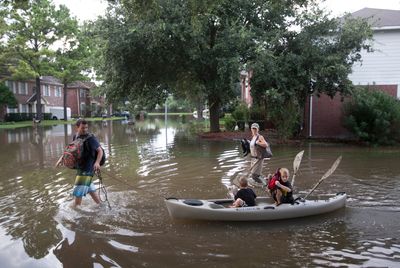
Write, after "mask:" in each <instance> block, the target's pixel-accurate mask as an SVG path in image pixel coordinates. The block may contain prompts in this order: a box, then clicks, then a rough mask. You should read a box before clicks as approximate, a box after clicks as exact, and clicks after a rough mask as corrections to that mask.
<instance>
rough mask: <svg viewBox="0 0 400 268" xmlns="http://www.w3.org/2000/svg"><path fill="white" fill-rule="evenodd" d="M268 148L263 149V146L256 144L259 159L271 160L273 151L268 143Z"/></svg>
mask: <svg viewBox="0 0 400 268" xmlns="http://www.w3.org/2000/svg"><path fill="white" fill-rule="evenodd" d="M258 137H259V135H257V138H256V142H257V140H258ZM267 145H268V146H267V147H262V146H261V145H258V144H256V148H257V157H260V158H271V157H272V156H273V154H272V151H271V146H270V144H269V143H268V142H267Z"/></svg>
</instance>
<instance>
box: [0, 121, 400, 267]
mask: <svg viewBox="0 0 400 268" xmlns="http://www.w3.org/2000/svg"><path fill="white" fill-rule="evenodd" d="M188 127H189V124H187V123H183V122H182V119H181V118H178V119H176V120H175V119H171V118H169V121H168V122H167V123H166V122H165V120H164V118H163V117H161V118H150V119H148V120H146V121H139V122H137V123H136V124H135V125H129V124H122V123H121V122H118V121H115V122H114V121H107V122H94V123H90V130H91V131H92V132H93V133H94V134H95V135H96V136H97V137H98V139H99V141H100V142H101V144H102V146H103V148H104V149H105V151H106V153H107V155H108V158H107V161H106V164H105V166H104V167H103V171H104V173H103V178H104V183H105V185H106V186H107V190H108V193H109V195H108V198H109V200H110V203H111V207H112V209H111V210H110V209H108V208H107V206H104V207H103V206H102V207H100V208H98V207H96V206H95V205H94V204H93V203H92V202H91V200H90V198H86V199H85V200H84V205H83V207H82V209H81V210H73V209H71V208H70V207H69V204H70V201H71V196H70V192H71V190H72V184H73V178H74V171H73V170H66V169H54V168H53V165H54V163H55V161H56V160H57V158H58V157H59V155H60V154H61V153H62V151H63V148H64V146H65V144H66V143H68V142H69V141H70V140H71V138H72V135H73V134H74V126H72V125H57V126H50V127H38V128H37V129H36V130H34V129H32V128H23V129H16V130H6V131H0V142H1V148H2V150H1V151H0V166H1V173H2V175H1V177H0V213H1V214H0V215H1V218H0V237H1V242H2V243H1V244H2V248H3V253H1V254H0V261H2V263H3V264H4V266H5V267H35V266H36V267H56V266H61V265H64V266H66V267H72V266H80V267H81V266H82V267H86V266H89V267H91V266H104V267H110V266H120V267H132V266H151V267H172V266H189V265H191V266H192V265H197V266H198V265H202V264H204V265H208V266H211V267H216V266H218V267H231V265H232V263H234V264H235V265H236V264H237V266H243V267H246V266H249V263H251V265H253V266H257V267H263V266H264V267H265V266H267V267H270V266H271V267H272V266H288V267H312V266H319V267H321V266H322V267H324V266H346V267H360V266H361V267H380V266H387V267H396V266H397V264H398V263H399V261H400V246H399V245H400V243H399V242H400V241H399V239H398V237H400V230H399V228H398V226H397V225H398V221H399V220H400V217H399V216H400V214H399V211H400V207H399V205H398V200H399V198H400V193H399V191H398V189H399V187H400V185H399V183H400V166H399V165H398V159H399V155H400V151H399V150H398V149H396V148H389V149H384V150H382V149H369V148H358V147H351V146H347V145H337V144H336V145H326V144H317V143H311V144H307V145H305V146H299V147H290V146H274V158H272V159H271V160H270V161H268V162H267V163H266V164H265V167H264V174H267V173H271V172H273V171H275V170H276V168H278V167H282V166H285V167H289V168H290V169H291V167H292V164H293V158H294V156H295V155H296V153H297V152H298V151H300V150H303V149H306V153H305V155H304V158H303V162H302V165H301V167H300V172H299V174H298V175H297V178H296V191H297V192H298V193H300V194H304V193H307V192H308V190H309V189H310V188H311V186H312V185H313V184H314V183H316V182H317V181H318V180H319V179H320V178H321V176H322V175H323V174H324V173H325V171H326V170H327V169H328V168H329V167H330V166H331V165H332V163H333V161H334V160H335V159H336V158H337V156H338V155H343V160H342V163H341V164H340V166H339V167H338V169H337V170H336V172H335V173H334V174H333V175H332V176H331V177H330V178H328V179H327V180H326V182H324V183H323V184H321V186H320V187H319V188H318V189H317V190H316V191H315V194H314V196H317V197H320V198H324V197H325V196H326V195H327V194H335V193H336V192H340V191H344V190H345V191H346V192H347V193H348V195H349V201H348V205H347V207H346V209H344V210H340V211H338V212H336V213H331V214H328V215H322V216H318V217H310V218H304V219H296V220H289V221H278V222H272V223H269V222H260V223H201V222H200V223H199V222H179V221H173V220H171V219H170V218H169V216H168V214H167V211H166V209H165V206H164V201H163V199H164V198H165V197H168V196H176V197H186V198H221V197H225V196H226V188H227V187H228V186H230V185H231V183H232V180H233V179H234V178H236V177H237V176H240V175H241V174H244V173H245V172H246V170H247V168H248V166H249V161H248V159H244V158H242V157H241V152H240V148H239V144H238V143H237V142H235V141H233V140H231V141H230V140H226V141H206V140H201V139H198V138H197V136H192V135H190V131H189V129H188ZM257 191H258V194H259V195H262V194H263V192H262V191H261V190H257ZM238 241H240V245H241V246H240V247H238V246H237V245H238ZM249 248H250V249H252V250H250V251H248V250H247V251H246V258H243V257H242V256H243V251H244V250H245V249H249ZM4 252H7V254H4ZM7 255H9V256H11V255H15V256H19V258H18V260H17V259H16V258H15V259H13V258H10V257H9V256H7ZM20 259H23V260H24V261H20Z"/></svg>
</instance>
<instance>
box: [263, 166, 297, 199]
mask: <svg viewBox="0 0 400 268" xmlns="http://www.w3.org/2000/svg"><path fill="white" fill-rule="evenodd" d="M268 189H269V190H270V193H271V195H272V198H273V199H274V200H275V204H276V205H280V204H282V203H293V201H294V200H293V193H292V184H291V183H290V182H289V170H288V169H287V168H280V169H278V171H277V172H276V174H275V175H274V176H273V177H272V178H271V179H270V181H269V183H268Z"/></svg>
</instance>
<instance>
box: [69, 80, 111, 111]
mask: <svg viewBox="0 0 400 268" xmlns="http://www.w3.org/2000/svg"><path fill="white" fill-rule="evenodd" d="M67 87H68V91H67V106H68V107H70V108H71V113H72V116H73V117H78V116H82V117H91V116H100V115H101V114H102V113H103V112H104V109H105V105H104V97H102V96H100V97H96V96H92V95H93V94H91V91H92V90H93V89H95V88H96V84H95V83H93V82H83V81H76V82H73V83H71V84H68V86H67Z"/></svg>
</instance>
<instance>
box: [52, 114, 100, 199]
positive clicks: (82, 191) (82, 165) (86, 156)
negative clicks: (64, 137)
mask: <svg viewBox="0 0 400 268" xmlns="http://www.w3.org/2000/svg"><path fill="white" fill-rule="evenodd" d="M76 128H77V133H76V134H75V135H74V138H73V140H76V139H83V140H84V146H83V147H84V150H83V154H82V159H81V160H80V161H79V162H78V166H77V173H76V178H75V186H74V191H73V193H72V195H73V196H74V197H75V203H74V205H75V206H79V205H81V203H82V197H83V196H86V194H90V196H91V197H92V198H93V200H94V202H96V204H100V199H99V196H98V195H97V193H96V187H95V186H94V184H93V175H94V173H95V172H98V171H100V161H101V159H102V157H103V149H102V148H101V146H100V144H99V142H98V141H97V139H96V137H95V136H94V135H92V134H89V126H88V122H87V121H86V120H84V119H79V120H78V121H77V122H76ZM62 161H63V160H62V157H61V158H60V159H59V160H58V161H57V163H56V166H60V165H61V164H62Z"/></svg>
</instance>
